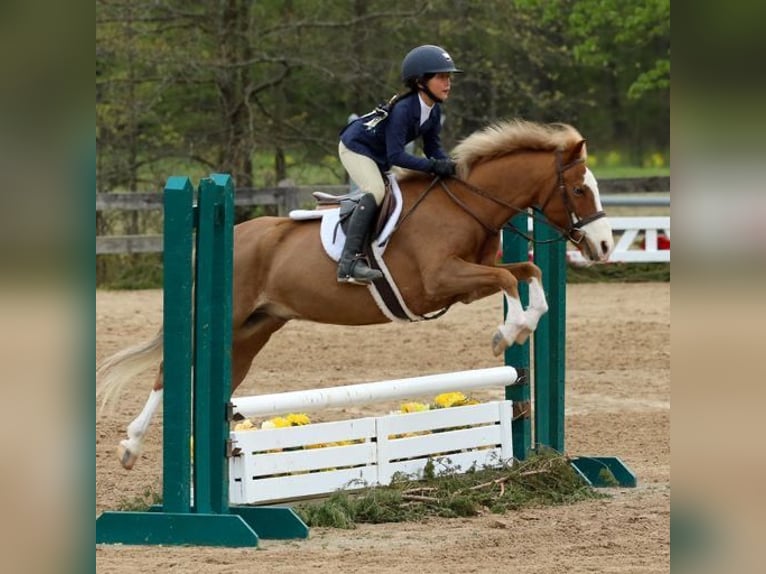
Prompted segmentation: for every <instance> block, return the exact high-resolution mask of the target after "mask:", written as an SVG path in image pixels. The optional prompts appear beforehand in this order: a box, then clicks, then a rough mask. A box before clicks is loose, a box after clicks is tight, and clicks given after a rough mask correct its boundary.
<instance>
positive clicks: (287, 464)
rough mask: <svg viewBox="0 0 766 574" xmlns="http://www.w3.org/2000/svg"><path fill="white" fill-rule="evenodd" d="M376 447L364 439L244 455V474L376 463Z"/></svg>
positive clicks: (278, 472)
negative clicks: (344, 443) (335, 444)
mask: <svg viewBox="0 0 766 574" xmlns="http://www.w3.org/2000/svg"><path fill="white" fill-rule="evenodd" d="M376 450H377V449H376V446H375V443H373V442H366V443H361V444H349V445H344V446H328V447H323V448H309V449H306V450H288V451H282V452H271V453H264V454H256V455H253V456H249V457H247V462H246V464H245V476H251V477H253V478H255V477H260V476H273V475H277V474H285V473H291V472H310V471H314V470H321V469H327V468H340V467H347V466H367V465H371V464H375V461H376V459H377V453H376Z"/></svg>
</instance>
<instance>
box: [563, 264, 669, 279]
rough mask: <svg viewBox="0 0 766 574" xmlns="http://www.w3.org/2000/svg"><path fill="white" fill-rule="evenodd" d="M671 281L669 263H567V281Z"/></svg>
mask: <svg viewBox="0 0 766 574" xmlns="http://www.w3.org/2000/svg"><path fill="white" fill-rule="evenodd" d="M669 281H670V264H669V263H602V264H598V265H592V266H590V267H584V266H580V265H571V264H570V265H567V283H646V282H662V283H667V282H669Z"/></svg>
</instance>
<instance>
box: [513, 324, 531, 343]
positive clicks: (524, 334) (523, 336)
mask: <svg viewBox="0 0 766 574" xmlns="http://www.w3.org/2000/svg"><path fill="white" fill-rule="evenodd" d="M531 334H532V330H531V329H526V328H525V329H522V330H521V331H519V334H518V335H516V338H515V339H514V341H516V343H518V344H519V345H523V344H524V343H526V342H527V339H529V336H530V335H531Z"/></svg>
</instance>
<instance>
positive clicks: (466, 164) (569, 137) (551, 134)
mask: <svg viewBox="0 0 766 574" xmlns="http://www.w3.org/2000/svg"><path fill="white" fill-rule="evenodd" d="M582 139H583V137H582V136H581V135H580V133H579V132H578V131H577V130H576V129H574V128H573V127H572V126H570V125H567V124H558V123H557V124H538V123H534V122H528V121H525V120H510V121H505V122H499V123H496V124H493V125H491V126H489V127H486V128H484V129H482V130H481V131H477V132H475V133H473V134H472V135H470V136H468V137H467V138H465V139H464V140H463V141H462V142H460V143H459V144H458V145H457V146H456V147H455V149H454V150H453V151H452V157H453V159H454V160H455V161H456V162H457V164H458V172H459V173H460V174H462V175H463V176H465V175H466V174H467V172H468V171H470V169H471V168H472V167H473V166H474V165H475V164H476V163H478V162H480V161H483V160H487V159H491V158H494V157H497V156H500V155H505V154H507V153H513V152H515V151H519V150H540V151H548V150H551V151H552V150H556V149H565V148H567V147H568V146H571V145H573V144H575V143H577V142H578V141H580V140H582Z"/></svg>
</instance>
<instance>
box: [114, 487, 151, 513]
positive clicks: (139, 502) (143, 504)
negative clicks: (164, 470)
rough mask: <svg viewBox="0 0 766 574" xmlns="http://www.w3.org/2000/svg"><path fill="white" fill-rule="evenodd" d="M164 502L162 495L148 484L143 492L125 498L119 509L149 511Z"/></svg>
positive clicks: (121, 501)
mask: <svg viewBox="0 0 766 574" xmlns="http://www.w3.org/2000/svg"><path fill="white" fill-rule="evenodd" d="M158 504H162V495H161V494H160V493H159V492H158V491H157V490H156V489H155V488H153V487H151V486H147V487H146V488H144V490H143V492H141V494H137V495H136V496H134V497H133V498H123V499H122V500H120V502H119V503H118V505H117V510H121V511H123V512H147V511H148V510H149V509H150V508H151V507H152V506H155V505H158Z"/></svg>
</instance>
